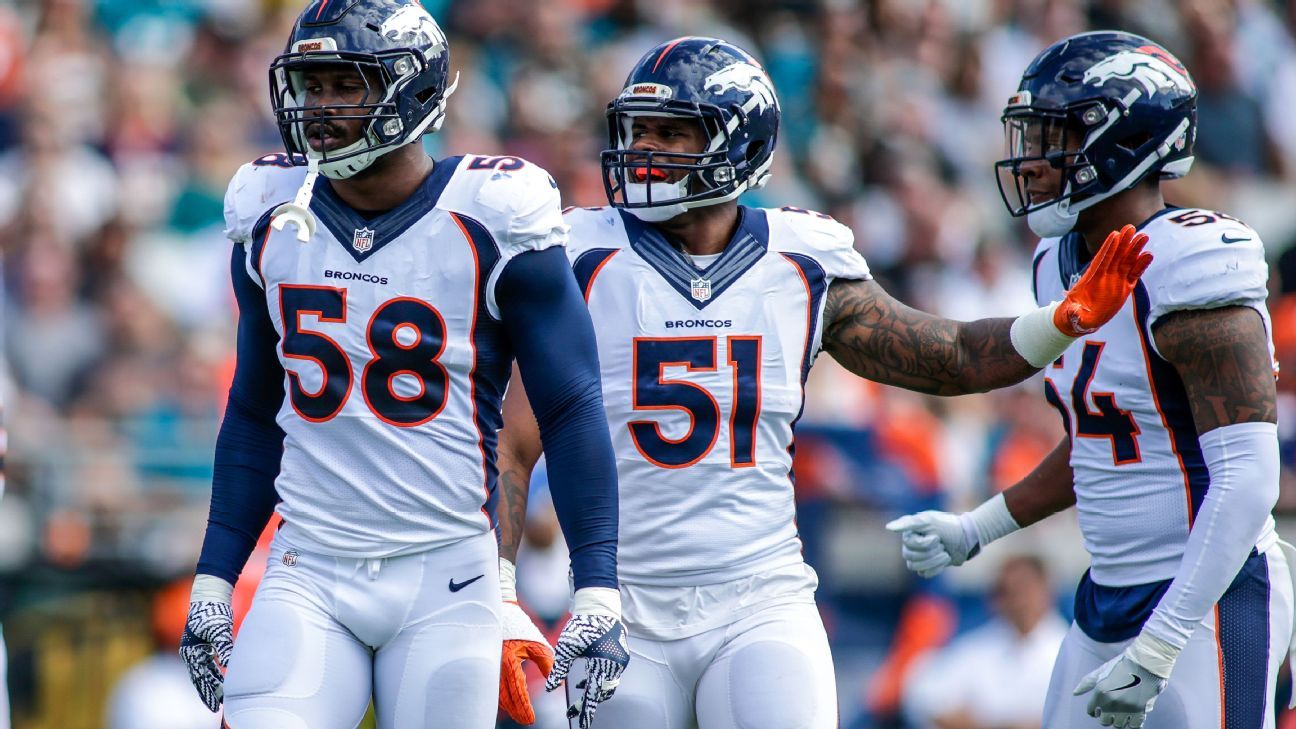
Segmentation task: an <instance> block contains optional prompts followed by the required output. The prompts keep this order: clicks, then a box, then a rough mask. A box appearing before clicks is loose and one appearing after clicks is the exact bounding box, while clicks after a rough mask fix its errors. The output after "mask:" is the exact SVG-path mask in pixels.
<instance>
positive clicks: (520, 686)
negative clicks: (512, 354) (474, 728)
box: [495, 368, 553, 725]
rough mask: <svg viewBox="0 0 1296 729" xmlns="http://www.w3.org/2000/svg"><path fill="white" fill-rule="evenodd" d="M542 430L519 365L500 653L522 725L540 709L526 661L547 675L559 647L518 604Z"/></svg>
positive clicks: (505, 506) (506, 504)
mask: <svg viewBox="0 0 1296 729" xmlns="http://www.w3.org/2000/svg"><path fill="white" fill-rule="evenodd" d="M540 452H541V447H540V429H539V428H538V427H537V426H536V420H535V415H533V414H532V413H531V403H530V402H528V401H527V396H526V390H525V389H524V388H523V386H522V378H521V376H520V375H519V373H518V371H517V368H514V370H513V379H512V380H511V381H510V382H509V387H508V395H506V396H505V397H504V428H503V429H502V430H501V431H500V440H499V447H498V449H497V453H496V461H497V465H498V467H499V483H498V485H497V486H496V491H495V494H496V495H495V498H496V501H495V509H496V512H497V513H498V516H497V518H496V522H497V526H498V529H499V540H500V557H499V559H500V563H499V565H500V595H501V597H503V599H504V612H503V627H504V649H503V652H502V653H501V658H500V692H499V705H500V708H501V709H503V710H504V712H505V713H507V714H508V715H509V718H511V719H512V720H513V721H514V722H516V723H518V724H523V725H527V724H533V723H535V719H536V717H535V709H534V708H533V707H532V706H531V694H530V692H529V691H527V680H526V674H525V673H524V672H523V669H522V664H523V663H525V662H526V661H532V662H534V663H535V664H536V666H537V667H539V669H540V673H542V674H544V676H545V677H546V678H548V676H549V672H550V671H551V670H553V649H552V648H550V647H549V642H548V641H546V640H545V638H544V635H543V634H542V633H541V632H540V629H539V628H538V627H536V624H535V623H534V622H532V620H531V618H530V616H528V615H527V614H526V612H524V611H523V610H522V608H521V607H520V606H519V605H518V599H517V576H516V574H517V570H516V567H515V565H516V564H517V553H518V546H519V545H521V543H522V533H523V530H524V529H525V528H526V510H527V499H528V496H529V495H530V494H529V489H530V485H531V472H532V470H533V469H534V468H535V464H536V461H538V460H539V459H540Z"/></svg>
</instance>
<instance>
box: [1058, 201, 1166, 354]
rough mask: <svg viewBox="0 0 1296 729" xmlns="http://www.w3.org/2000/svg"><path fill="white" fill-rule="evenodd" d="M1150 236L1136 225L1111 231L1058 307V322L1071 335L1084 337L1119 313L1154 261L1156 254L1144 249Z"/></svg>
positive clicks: (1060, 328)
mask: <svg viewBox="0 0 1296 729" xmlns="http://www.w3.org/2000/svg"><path fill="white" fill-rule="evenodd" d="M1147 240H1148V237H1147V236H1146V235H1144V234H1143V233H1138V232H1136V231H1135V230H1134V226H1132V225H1126V226H1125V227H1124V228H1121V229H1120V230H1118V231H1112V232H1111V233H1109V234H1108V235H1107V240H1105V241H1103V244H1102V248H1100V249H1098V255H1096V256H1095V257H1094V260H1093V262H1092V263H1090V264H1089V268H1088V269H1087V270H1086V271H1085V273H1084V275H1083V276H1081V277H1080V280H1079V281H1077V282H1076V284H1075V285H1074V286H1072V287H1071V290H1070V291H1068V292H1067V295H1066V298H1064V299H1062V303H1061V304H1059V305H1058V307H1057V308H1056V309H1054V311H1053V324H1054V326H1056V327H1057V328H1058V330H1059V331H1061V332H1062V333H1063V334H1065V335H1067V336H1069V337H1082V336H1084V335H1086V334H1090V333H1092V332H1095V331H1097V330H1098V327H1101V326H1102V325H1103V324H1106V323H1107V321H1108V320H1110V319H1111V318H1112V317H1113V316H1116V313H1117V312H1119V311H1120V310H1121V308H1122V307H1124V306H1125V300H1126V299H1127V298H1129V295H1130V292H1132V291H1133V290H1134V286H1135V284H1137V283H1138V280H1139V276H1142V275H1143V272H1144V271H1146V270H1147V267H1148V266H1149V265H1150V264H1151V263H1152V254H1151V253H1144V252H1143V246H1144V245H1146V244H1147Z"/></svg>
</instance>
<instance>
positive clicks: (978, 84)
mask: <svg viewBox="0 0 1296 729" xmlns="http://www.w3.org/2000/svg"><path fill="white" fill-rule="evenodd" d="M425 4H426V5H427V7H428V9H429V10H430V11H431V12H432V13H433V15H434V16H435V17H436V18H437V19H438V20H439V21H440V22H441V24H442V25H443V27H444V28H445V29H446V30H447V32H448V34H449V37H450V47H451V63H452V67H453V69H454V70H457V71H458V72H459V73H460V85H459V90H458V92H457V93H456V94H455V95H454V97H453V98H452V99H451V100H450V106H449V119H448V121H447V122H446V124H445V127H444V130H443V131H442V132H441V133H440V134H438V135H436V136H433V137H429V138H427V147H428V149H429V151H430V152H431V153H433V154H434V155H437V156H441V155H448V154H458V153H463V152H469V151H471V152H477V153H485V154H500V153H508V154H514V155H519V156H522V157H525V158H527V159H529V160H532V161H534V162H536V163H539V164H540V165H542V166H544V167H545V168H547V169H548V170H549V171H550V172H551V173H552V174H553V175H554V177H555V178H556V179H557V181H558V183H559V185H560V187H561V190H562V192H563V197H564V204H566V205H598V204H601V203H602V202H603V191H602V188H601V185H600V182H599V173H598V166H597V152H598V150H599V149H600V148H601V145H602V144H603V142H604V135H605V131H604V130H605V126H604V117H603V108H604V105H605V104H606V102H607V100H608V99H610V98H611V97H612V96H613V95H614V94H615V93H616V92H617V91H619V89H620V82H621V80H622V79H623V77H624V73H625V72H626V70H628V69H629V67H630V65H631V64H632V63H633V62H634V61H635V60H636V59H637V58H638V57H639V56H640V55H641V54H642V53H643V52H644V51H645V50H646V49H647V48H649V47H651V46H652V45H654V44H656V43H658V42H660V41H663V40H665V39H668V38H671V37H675V36H678V35H685V34H690V35H714V36H719V37H723V38H727V39H729V40H732V41H735V42H737V43H738V44H739V45H741V46H743V47H746V48H749V49H752V50H753V51H754V52H756V54H757V55H758V57H760V58H761V59H762V60H763V61H764V63H765V65H766V66H767V68H768V70H769V72H770V74H771V76H772V77H773V79H774V81H775V84H776V86H777V90H778V93H779V95H780V98H781V102H782V108H783V129H782V134H781V138H780V140H779V152H778V155H777V156H776V162H775V176H774V180H773V182H772V184H771V185H770V186H769V187H768V188H767V189H765V190H762V191H760V192H759V194H751V195H749V196H748V198H746V199H745V200H744V201H745V202H746V203H747V204H765V205H773V204H777V205H787V204H791V205H798V206H802V207H807V208H812V209H816V210H820V211H823V212H826V213H829V214H831V215H833V216H834V217H836V218H837V219H838V220H840V221H842V222H844V223H846V224H848V225H850V226H851V227H852V228H854V230H855V231H856V235H857V241H858V247H859V249H860V251H861V252H862V253H863V254H864V256H865V257H866V258H867V259H868V261H869V263H870V265H871V266H872V268H873V270H874V272H875V273H876V274H877V276H878V277H879V279H881V280H882V282H883V283H884V285H885V286H886V287H887V288H888V289H889V290H890V291H891V292H892V293H894V294H896V295H897V296H898V297H899V298H901V299H902V300H904V301H906V302H908V303H910V304H913V305H916V306H919V307H921V308H924V309H927V310H930V311H933V312H938V313H940V314H943V315H945V316H950V317H955V318H960V319H971V318H976V317H980V316H996V315H1012V314H1015V313H1019V312H1021V311H1023V310H1025V309H1026V308H1027V307H1029V306H1030V305H1031V299H1030V294H1029V289H1030V287H1029V261H1030V253H1031V250H1032V247H1033V238H1032V237H1031V236H1030V234H1029V231H1028V230H1027V229H1026V228H1025V227H1024V225H1022V224H1020V222H1019V221H1014V220H1012V219H1011V218H1009V217H1008V216H1007V214H1006V213H1005V212H1004V209H1003V206H1002V204H1001V203H1000V201H999V197H998V193H997V191H996V188H995V184H994V180H993V172H992V169H991V163H992V162H993V161H994V160H995V159H996V158H997V157H998V156H999V153H1000V151H1001V149H1002V143H1001V131H1000V125H999V121H998V119H999V113H1000V110H1001V107H1002V104H1003V102H1004V101H1005V100H1006V98H1007V97H1008V95H1009V93H1010V92H1011V91H1012V90H1013V88H1014V87H1015V84H1016V80H1017V78H1018V76H1019V74H1020V72H1021V71H1022V70H1023V69H1024V68H1025V66H1026V64H1027V63H1028V62H1029V61H1030V59H1031V58H1032V57H1033V56H1034V55H1035V54H1036V53H1037V52H1038V51H1039V50H1040V49H1042V48H1043V47H1044V46H1045V45H1047V44H1048V43H1050V42H1052V41H1053V40H1056V39H1058V38H1060V37H1063V36H1065V35H1068V34H1071V33H1074V32H1078V31H1081V30H1085V29H1093V28H1112V27H1116V28H1122V29H1126V30H1131V31H1135V32H1139V33H1143V34H1145V35H1148V36H1150V37H1152V38H1153V39H1155V40H1157V41H1159V42H1161V43H1162V44H1164V45H1165V46H1167V47H1168V48H1170V49H1171V50H1172V51H1173V52H1175V53H1176V54H1178V55H1179V57H1180V58H1181V59H1182V60H1183V61H1184V63H1185V64H1186V65H1187V66H1188V68H1189V69H1190V71H1191V72H1192V73H1193V75H1194V76H1195V79H1196V81H1197V83H1198V86H1199V88H1200V91H1201V101H1200V105H1199V110H1200V112H1199V113H1200V132H1199V138H1198V143H1197V165H1196V167H1195V168H1194V170H1193V172H1192V174H1191V175H1190V176H1189V177H1188V178H1187V179H1185V180H1183V181H1180V182H1177V183H1174V184H1173V185H1172V186H1169V187H1168V191H1169V192H1168V198H1169V199H1170V200H1171V201H1172V202H1174V203H1178V204H1182V205H1202V206H1206V207H1212V208H1217V209H1222V210H1225V211H1228V212H1230V213H1232V214H1234V215H1236V216H1238V217H1240V218H1242V219H1244V220H1247V221H1248V222H1250V223H1251V224H1252V225H1253V226H1254V227H1255V228H1256V229H1257V230H1259V231H1260V232H1261V234H1262V236H1263V237H1264V239H1265V240H1266V242H1267V245H1268V251H1269V257H1270V264H1271V274H1272V276H1271V283H1272V289H1271V290H1272V294H1271V297H1270V300H1269V303H1270V308H1271V311H1272V313H1273V315H1274V322H1275V335H1276V339H1277V340H1278V344H1279V348H1280V358H1281V359H1282V360H1283V365H1284V368H1285V369H1286V370H1287V371H1288V372H1296V247H1293V242H1296V216H1294V215H1293V214H1292V212H1291V210H1292V200H1296V189H1294V186H1293V183H1296V115H1294V114H1293V113H1292V110H1293V109H1294V108H1296V2H1286V3H1282V2H1264V1H1262V0H1232V1H1229V0H1143V1H1141V2H1123V1H1121V0H1096V1H1094V2H1087V3H1086V2H1069V1H1067V0H877V1H875V2H865V3H860V2H853V1H852V0H746V1H740V0H715V1H713V2H698V1H694V0H538V1H535V2H528V1H527V0H465V1H456V0H425ZM299 7H300V6H299V4H298V3H296V2H268V1H267V2H260V1H258V0H43V1H41V2H20V3H18V4H16V5H15V4H12V3H11V2H4V1H3V0H0V229H2V230H3V235H2V236H0V241H3V252H4V292H5V299H4V305H5V320H4V335H5V339H4V343H5V351H6V355H7V360H8V369H9V377H8V378H7V379H8V385H7V388H6V389H7V392H6V393H5V397H4V401H5V402H6V403H7V404H8V406H9V407H8V412H7V421H8V423H9V425H10V445H11V448H10V454H9V458H8V461H7V467H8V493H7V495H6V498H5V499H4V500H3V501H2V502H0V622H2V623H3V626H4V633H5V636H6V638H7V640H8V642H9V653H10V665H9V677H8V681H9V687H10V692H11V694H12V701H13V715H14V726H15V727H18V728H19V729H54V728H57V729H94V728H97V727H111V728H112V729H153V728H154V727H156V728H157V729H163V728H165V729H188V727H191V726H192V727H200V726H208V727H215V726H216V724H215V720H214V719H213V718H212V717H211V715H210V714H207V715H206V716H203V715H202V714H201V713H200V714H198V715H197V716H196V718H195V720H190V719H189V718H187V717H189V716H190V715H192V707H193V705H194V704H195V702H196V699H194V698H193V697H192V696H190V695H188V694H187V693H186V692H187V691H190V689H188V687H187V682H186V681H185V679H184V677H183V672H182V669H180V668H179V664H178V662H176V661H174V659H172V658H171V656H172V655H173V648H172V643H173V642H174V640H175V639H176V636H177V634H178V632H179V627H180V625H181V623H182V621H183V613H184V607H185V601H186V599H187V598H186V596H187V584H186V582H185V580H186V578H187V576H188V574H189V573H190V570H191V569H192V565H193V563H194V561H195V559H196V555H197V550H198V547H199V544H200V540H201V537H202V533H203V525H204V520H205V516H206V506H207V499H208V493H209V477H210V471H211V454H212V444H213V439H214V432H215V426H216V424H217V422H218V419H219V416H220V413H221V409H222V406H223V398H224V393H225V390H226V388H227V386H228V381H229V379H230V375H231V373H232V356H233V350H232V346H233V341H234V338H233V325H234V317H233V306H232V297H231V296H230V290H229V282H228V274H227V268H226V261H227V260H228V258H227V256H228V245H229V243H228V242H227V241H226V240H224V239H223V237H222V235H221V227H222V216H221V200H222V196H223V192H224V189H225V185H226V183H227V181H228V180H229V177H230V175H231V174H232V173H233V172H234V170H235V169H236V168H237V167H238V166H239V165H240V164H241V163H243V162H246V161H248V160H250V159H253V158H255V157H258V156H260V155H263V154H266V153H270V152H275V151H278V150H279V139H278V136H277V133H276V131H275V129H274V126H273V124H272V122H271V120H270V117H269V115H268V94H267V82H266V68H267V65H268V63H269V61H270V59H271V58H272V57H273V56H274V55H275V54H276V53H277V52H278V51H279V50H280V49H281V48H282V45H283V40H284V38H285V37H286V36H287V32H288V29H289V27H290V25H291V22H292V19H293V17H294V16H295V14H296V11H297V9H298V8H299ZM1293 381H1296V378H1292V377H1290V376H1289V377H1288V378H1285V379H1283V380H1280V384H1279V387H1280V390H1281V392H1282V413H1281V416H1280V417H1281V419H1282V428H1281V432H1282V437H1283V454H1284V465H1285V468H1284V471H1283V484H1282V486H1283V488H1282V496H1281V499H1280V502H1279V505H1278V511H1279V514H1280V518H1281V517H1287V518H1286V519H1282V521H1283V522H1284V523H1287V522H1290V519H1291V517H1293V516H1296V470H1294V469H1296V427H1294V425H1293V424H1294V423H1296V386H1294V385H1293ZM1061 435H1062V431H1061V426H1060V424H1059V422H1058V418H1057V416H1056V414H1055V413H1054V412H1052V411H1051V410H1050V409H1049V408H1048V407H1047V406H1046V405H1045V404H1044V401H1043V398H1042V397H1040V392H1039V382H1038V381H1032V382H1028V383H1026V384H1024V385H1023V386H1021V387H1019V388H1015V389H1011V390H1007V391H1002V392H999V393H994V394H992V395H986V396H973V397H965V398H960V399H956V400H939V401H938V400H935V399H930V398H925V397H921V396H917V395H914V394H910V393H907V392H902V391H897V390H891V389H887V388H880V387H876V386H872V385H870V384H868V383H864V382H862V381H858V380H856V379H854V378H853V377H851V376H848V375H846V374H845V373H844V372H843V371H842V370H840V369H839V368H837V367H836V366H835V365H834V364H833V363H832V362H831V361H830V360H829V359H828V358H826V357H825V358H821V360H820V362H819V367H817V368H816V371H815V374H814V376H813V377H812V382H811V385H810V386H809V391H808V405H807V408H806V415H805V418H804V420H803V421H802V425H801V428H800V439H799V445H798V449H797V475H798V484H797V489H798V492H797V493H798V502H799V521H798V523H799V525H800V528H801V531H802V533H803V535H804V538H805V542H806V554H807V557H808V558H809V559H810V560H811V561H812V563H813V564H814V565H815V566H816V567H817V568H818V569H819V571H820V575H821V579H822V587H821V590H820V600H821V605H822V610H823V613H824V617H825V622H826V624H827V626H828V630H829V633H830V637H831V639H832V642H833V645H834V652H835V658H836V664H837V670H838V684H839V693H840V702H841V707H842V726H843V727H847V728H849V729H863V728H865V727H883V726H904V723H903V721H904V720H903V719H902V718H901V717H900V716H899V714H898V706H899V697H900V695H901V684H902V677H903V675H904V669H905V667H906V665H908V664H909V662H910V660H911V659H912V658H913V657H914V656H915V655H917V654H918V653H920V652H921V651H922V649H923V648H925V647H929V646H933V645H938V644H940V643H942V642H944V641H945V640H946V639H947V638H948V637H949V636H950V635H952V634H954V633H957V632H960V631H964V630H966V629H968V628H969V627H971V626H974V625H977V624H978V623H980V622H981V621H983V620H985V618H986V616H987V614H988V608H987V605H988V603H987V597H986V589H987V585H988V584H989V583H990V581H991V580H992V578H993V576H994V573H995V565H996V563H997V561H998V560H1000V559H1002V557H1003V556H1004V555H1007V554H1011V553H1017V552H1021V551H1028V552H1034V553H1038V554H1041V555H1043V556H1044V558H1045V560H1046V562H1047V564H1048V566H1049V568H1050V575H1051V578H1052V584H1053V587H1054V589H1055V592H1056V596H1057V602H1058V605H1059V606H1060V608H1061V609H1062V610H1063V612H1064V613H1066V612H1068V600H1069V597H1070V594H1071V590H1072V586H1073V585H1074V584H1075V579H1076V577H1077V576H1078V575H1079V573H1080V572H1081V571H1082V570H1083V569H1084V566H1085V563H1086V557H1085V555H1084V553H1083V551H1082V549H1081V547H1080V542H1079V537H1078V534H1077V533H1076V530H1075V526H1074V519H1073V517H1071V516H1070V515H1061V516H1059V517H1055V518H1054V519H1053V520H1051V521H1050V522H1048V523H1046V524H1045V525H1042V526H1041V527H1037V528H1036V529H1034V530H1030V531H1027V532H1024V533H1022V534H1021V535H1019V536H1017V537H1015V539H1014V540H1013V541H1012V542H1010V543H1009V544H1005V545H1003V546H998V545H996V547H995V548H992V549H990V550H989V552H988V553H987V554H986V555H985V556H983V557H981V558H979V559H978V560H976V561H974V562H972V563H970V564H969V565H968V566H967V567H965V568H963V569H961V570H956V571H955V572H954V573H953V574H950V575H949V576H948V577H946V578H943V579H941V580H939V581H936V582H931V583H919V582H918V581H916V580H913V579H911V578H910V577H909V576H908V575H907V573H905V571H904V569H903V565H902V564H901V562H900V560H899V555H898V551H899V550H898V544H897V542H896V540H895V539H894V538H893V536H892V535H889V534H888V533H886V532H885V531H883V530H882V528H881V525H882V524H883V523H885V522H886V520H888V519H889V518H891V517H893V516H895V515H897V514H899V513H901V512H904V511H908V510H911V509H915V508H924V507H928V506H937V505H939V506H942V507H944V508H955V509H961V508H966V507H968V506H970V505H972V504H975V503H977V502H979V501H980V500H982V499H984V498H985V497H986V496H988V495H990V494H993V493H994V492H995V491H996V489H999V488H1002V487H1004V486H1006V485H1008V484H1011V483H1012V482H1013V481H1014V480H1015V479H1017V478H1019V477H1020V476H1022V475H1023V474H1024V473H1025V472H1027V471H1028V470H1029V469H1030V467H1031V466H1032V465H1033V464H1034V463H1035V462H1036V461H1037V460H1038V459H1039V458H1041V457H1042V456H1043V455H1044V454H1045V453H1047V452H1048V451H1049V450H1050V449H1051V448H1052V446H1053V445H1054V444H1055V443H1056V441H1057V439H1058V438H1060V437H1061ZM538 486H539V487H540V493H542V494H543V484H542V483H541V484H538ZM554 528H555V523H554V521H553V517H552V511H551V510H549V509H546V507H545V499H544V498H543V497H540V498H537V499H535V504H534V508H533V513H532V524H531V528H530V531H529V534H528V539H529V542H528V546H527V547H525V548H524V549H526V550H529V551H530V553H531V556H530V557H524V559H523V564H522V565H521V574H520V580H521V581H522V583H523V597H524V599H526V600H528V602H529V604H530V606H531V609H532V610H533V611H534V612H536V613H537V614H539V615H541V617H544V618H548V619H549V620H551V621H553V622H554V623H556V622H557V621H558V620H559V619H560V618H561V610H562V605H563V603H564V600H565V591H566V586H565V579H563V572H564V570H565V568H564V567H563V555H562V554H560V553H559V552H560V550H556V549H554V548H552V547H551V546H550V545H552V544H553V542H554V538H555V533H554ZM1284 532H1285V534H1286V535H1287V536H1288V537H1289V538H1290V537H1291V536H1292V535H1296V524H1290V523H1289V524H1288V526H1287V527H1286V528H1285V529H1284ZM256 561H257V558H254V560H253V562H254V564H255V563H256ZM251 571H252V572H255V571H256V570H255V567H254V568H253V569H252V570H251ZM177 580H179V581H178V582H177ZM150 657H151V658H150ZM123 677H125V678H123ZM141 698H143V701H142V702H141V701H140V699H141ZM132 702H136V703H132ZM560 709H561V707H555V706H554V705H553V703H552V702H550V703H546V704H544V706H543V707H542V709H541V713H542V717H543V718H542V725H543V726H553V725H554V723H553V722H554V716H555V710H558V711H560ZM123 717H124V718H123ZM154 717H162V720H161V722H160V723H152V722H154ZM558 725H559V726H562V725H564V724H563V723H562V722H558Z"/></svg>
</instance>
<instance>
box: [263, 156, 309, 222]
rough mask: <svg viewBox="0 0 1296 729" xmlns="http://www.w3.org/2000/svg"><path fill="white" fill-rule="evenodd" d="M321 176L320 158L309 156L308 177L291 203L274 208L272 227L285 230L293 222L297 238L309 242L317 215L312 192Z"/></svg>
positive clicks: (271, 218)
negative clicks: (314, 210) (311, 202)
mask: <svg viewBox="0 0 1296 729" xmlns="http://www.w3.org/2000/svg"><path fill="white" fill-rule="evenodd" d="M318 177H319V160H318V159H316V158H313V157H312V158H308V159H307V160H306V179H304V180H302V184H301V187H300V188H298V189H297V197H295V198H294V199H293V201H292V202H290V203H284V204H283V205H280V206H279V207H277V208H275V209H274V212H273V213H271V214H270V227H272V228H274V229H275V230H283V229H284V226H286V225H288V224H289V223H292V225H293V226H294V227H296V228H297V240H299V241H301V242H302V243H306V242H309V241H310V239H311V236H313V235H315V216H314V215H311V211H310V201H311V193H312V192H313V191H314V189H315V180H316V179H317V178H318Z"/></svg>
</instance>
